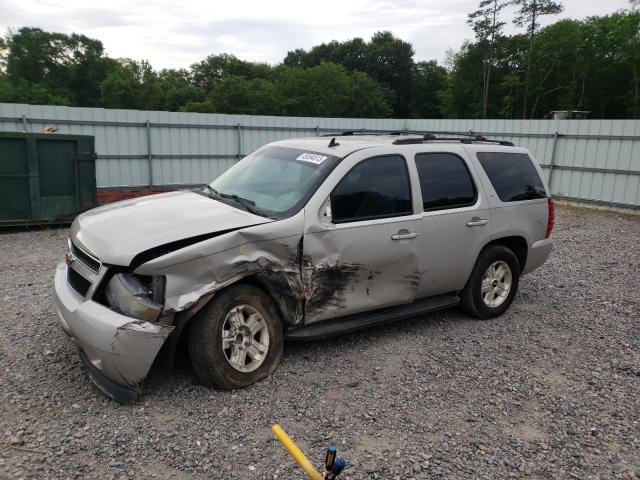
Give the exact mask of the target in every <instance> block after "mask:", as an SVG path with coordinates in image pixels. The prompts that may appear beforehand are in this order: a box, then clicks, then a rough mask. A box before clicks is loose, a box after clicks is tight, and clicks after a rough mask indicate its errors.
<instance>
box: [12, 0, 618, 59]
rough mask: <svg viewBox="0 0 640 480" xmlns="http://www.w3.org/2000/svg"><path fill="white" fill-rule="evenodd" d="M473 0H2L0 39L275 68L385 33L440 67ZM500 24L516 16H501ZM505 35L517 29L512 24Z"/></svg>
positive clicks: (598, 5) (613, 6) (588, 3)
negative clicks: (66, 40) (70, 36)
mask: <svg viewBox="0 0 640 480" xmlns="http://www.w3.org/2000/svg"><path fill="white" fill-rule="evenodd" d="M478 3H479V0H346V1H345V0H322V1H320V2H318V1H317V0H316V1H305V0H232V1H229V0H226V1H220V0H208V1H204V0H201V1H198V0H179V1H178V0H176V1H174V0H128V1H127V0H109V1H100V2H97V1H91V0H19V1H17V0H0V34H2V33H5V32H6V31H7V29H8V28H18V27H21V26H31V27H39V28H42V29H44V30H48V31H55V32H64V33H71V32H75V33H82V34H84V35H86V36H89V37H92V38H97V39H99V40H101V41H102V43H103V45H104V46H105V50H106V52H107V54H108V55H109V56H111V57H114V58H119V57H129V58H133V59H136V60H142V59H146V60H149V61H150V62H151V64H152V65H153V66H154V67H155V68H157V69H161V68H181V67H188V66H189V65H191V64H192V63H194V62H197V61H199V60H201V59H203V58H204V57H206V56H207V55H210V54H217V53H232V54H234V55H236V56H237V57H239V58H241V59H244V60H252V61H261V62H268V63H271V64H276V63H279V62H281V61H282V59H283V58H284V57H285V55H286V54H287V52H288V51H290V50H294V49H296V48H304V49H309V48H311V47H313V46H314V45H317V44H319V43H322V42H328V41H330V40H347V39H350V38H354V37H362V38H364V39H369V38H370V37H371V35H372V34H373V33H374V32H376V31H379V30H391V31H392V32H393V33H394V34H395V35H396V36H398V37H400V38H402V39H403V40H406V41H408V42H410V43H412V44H413V47H414V50H415V52H416V59H417V60H431V59H436V60H438V61H443V60H444V59H445V57H446V52H447V50H449V49H453V50H457V49H459V48H460V46H461V45H462V43H463V42H464V41H465V39H471V38H472V37H473V32H472V31H471V29H470V27H469V26H468V25H467V24H466V23H465V22H466V15H467V13H469V12H471V11H473V10H475V9H476V8H477V4H478ZM564 5H565V10H564V12H563V13H562V14H560V15H557V16H552V17H546V18H544V19H543V21H542V24H543V25H545V24H548V23H551V22H553V21H555V20H557V19H560V18H577V19H581V18H584V17H587V16H590V15H604V14H608V13H612V12H614V11H616V10H618V9H621V8H627V7H628V6H629V3H628V0H565V1H564ZM504 17H505V19H509V18H512V15H511V11H509V10H505V13H504ZM506 31H507V33H513V32H515V31H517V29H516V27H514V26H513V25H508V26H507V28H506Z"/></svg>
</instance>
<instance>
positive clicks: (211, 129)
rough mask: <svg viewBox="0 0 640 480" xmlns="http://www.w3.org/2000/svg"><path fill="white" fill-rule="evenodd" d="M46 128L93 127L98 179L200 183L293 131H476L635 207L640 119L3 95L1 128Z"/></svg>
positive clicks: (557, 174) (558, 190) (582, 195)
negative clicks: (397, 115)
mask: <svg viewBox="0 0 640 480" xmlns="http://www.w3.org/2000/svg"><path fill="white" fill-rule="evenodd" d="M45 127H54V128H58V129H59V130H58V132H59V133H67V134H76V135H93V136H95V140H96V152H97V153H98V159H97V161H96V175H97V184H98V187H101V188H111V187H140V186H171V185H190V184H201V183H204V182H207V181H210V180H211V179H213V178H215V177H216V176H218V175H220V174H221V173H222V172H224V171H225V170H226V169H227V168H229V167H230V166H231V165H233V164H234V163H235V162H236V161H237V160H238V159H240V158H242V156H244V155H247V154H248V153H250V152H251V151H253V150H255V149H256V148H258V147H260V146H261V145H264V144H265V143H269V142H273V141H275V140H280V139H285V138H290V137H301V136H315V135H318V134H325V133H329V132H332V131H335V132H339V131H342V130H359V129H364V130H374V131H397V130H418V131H425V130H427V131H433V132H468V131H473V132H477V133H480V134H483V135H486V136H490V137H492V138H496V139H500V140H509V141H512V142H514V143H515V144H517V145H520V146H523V147H526V148H528V149H529V150H530V151H531V152H532V153H533V155H534V156H535V157H536V158H537V159H538V161H539V162H540V163H541V164H542V165H543V169H544V171H545V173H546V175H547V177H548V179H549V181H550V185H551V190H552V192H553V194H554V195H558V196H566V197H570V198H575V199H583V200H590V201H595V202H599V203H612V204H620V205H626V206H631V207H637V208H640V121H638V120H471V119H455V120H451V119H447V120H439V119H369V118H311V117H275V116H260V115H255V116H251V115H224V114H213V113H211V114H209V113H207V114H201V113H183V112H146V111H137V110H109V109H102V108H77V107H59V106H42V105H23V104H0V131H9V132H23V131H27V132H33V133H39V132H42V130H43V129H44V128H45ZM1 154H2V152H0V156H1ZM0 158H1V157H0Z"/></svg>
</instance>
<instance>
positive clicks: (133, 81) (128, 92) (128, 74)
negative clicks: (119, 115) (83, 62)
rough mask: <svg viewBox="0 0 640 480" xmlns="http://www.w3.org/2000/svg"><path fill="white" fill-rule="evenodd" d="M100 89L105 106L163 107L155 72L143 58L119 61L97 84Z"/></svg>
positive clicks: (159, 85)
mask: <svg viewBox="0 0 640 480" xmlns="http://www.w3.org/2000/svg"><path fill="white" fill-rule="evenodd" d="M100 91H101V93H102V96H101V102H102V105H103V106H104V107H106V108H134V109H138V110H159V109H160V108H161V107H162V89H161V84H160V80H159V78H158V74H157V73H156V72H154V70H153V68H151V65H150V64H149V62H147V61H146V60H143V61H141V62H136V61H135V60H131V59H128V58H125V59H122V60H120V61H119V62H118V63H117V66H116V67H115V68H113V69H112V70H111V71H110V72H109V74H108V75H107V77H106V78H105V79H104V81H102V83H101V84H100Z"/></svg>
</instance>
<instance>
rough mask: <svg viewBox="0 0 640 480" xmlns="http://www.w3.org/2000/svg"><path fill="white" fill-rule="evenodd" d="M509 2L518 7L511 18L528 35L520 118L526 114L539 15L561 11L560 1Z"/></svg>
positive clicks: (515, 0)
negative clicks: (525, 30) (523, 28)
mask: <svg viewBox="0 0 640 480" xmlns="http://www.w3.org/2000/svg"><path fill="white" fill-rule="evenodd" d="M511 4H513V5H515V6H516V7H517V8H518V11H517V14H516V16H515V18H514V19H513V23H515V24H516V25H517V26H519V27H526V29H527V35H528V36H529V50H528V52H527V72H526V75H525V81H524V97H523V108H522V118H527V115H528V110H527V108H528V105H527V102H528V98H529V83H530V77H531V57H532V54H533V46H534V45H533V39H534V38H535V35H536V33H537V31H538V28H539V27H540V17H542V16H545V15H557V14H558V13H560V12H562V10H563V6H562V2H560V1H558V2H555V1H553V0H511Z"/></svg>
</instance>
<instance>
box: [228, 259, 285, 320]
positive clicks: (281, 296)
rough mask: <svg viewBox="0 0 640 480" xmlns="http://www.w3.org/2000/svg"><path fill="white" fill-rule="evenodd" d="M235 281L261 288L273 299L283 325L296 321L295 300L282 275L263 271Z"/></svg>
mask: <svg viewBox="0 0 640 480" xmlns="http://www.w3.org/2000/svg"><path fill="white" fill-rule="evenodd" d="M237 283H244V284H246V285H252V286H254V287H256V288H259V289H260V290H262V291H263V292H264V293H265V294H266V295H267V296H268V297H269V298H270V299H271V301H273V304H274V306H275V307H276V310H277V311H278V313H279V314H280V317H281V318H282V323H283V325H292V324H294V323H295V322H296V311H297V302H296V299H295V296H294V294H293V292H292V291H291V288H290V287H289V284H288V283H287V281H286V279H285V278H284V276H283V275H281V274H278V273H275V272H269V273H266V272H263V273H259V274H256V275H250V276H248V277H244V278H242V279H241V280H239V281H238V282H237Z"/></svg>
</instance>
